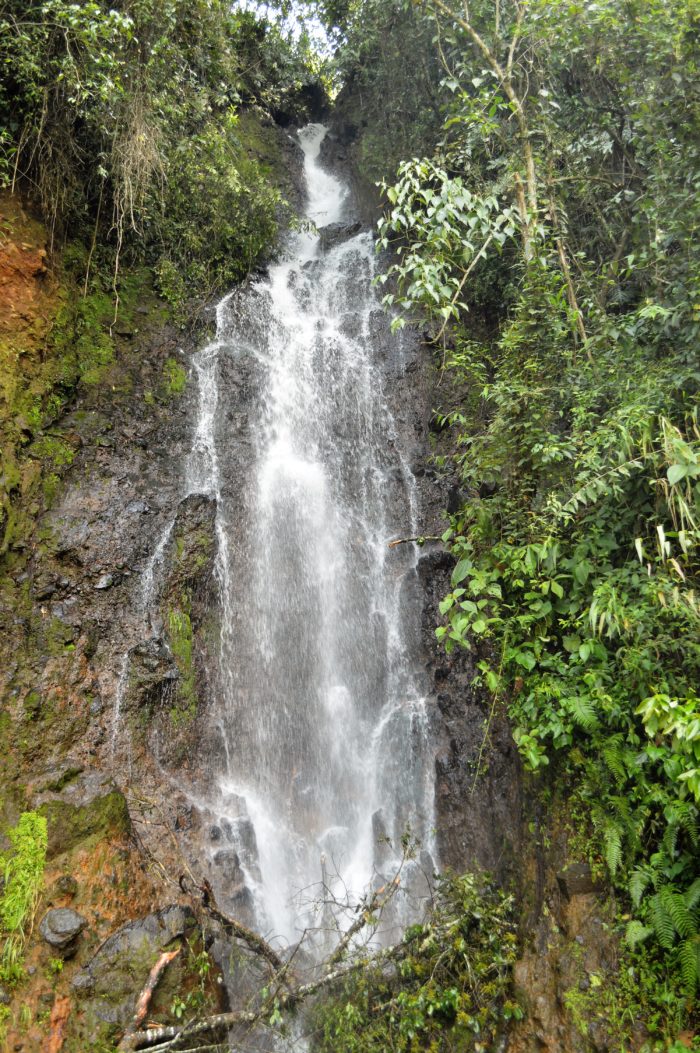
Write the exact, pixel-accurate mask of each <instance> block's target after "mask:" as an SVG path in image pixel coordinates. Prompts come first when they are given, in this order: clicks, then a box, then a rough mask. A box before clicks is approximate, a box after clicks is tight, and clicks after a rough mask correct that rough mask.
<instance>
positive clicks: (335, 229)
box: [318, 223, 362, 252]
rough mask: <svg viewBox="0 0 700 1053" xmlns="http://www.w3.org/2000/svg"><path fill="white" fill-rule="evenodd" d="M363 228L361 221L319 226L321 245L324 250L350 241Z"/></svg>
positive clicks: (326, 250)
mask: <svg viewBox="0 0 700 1053" xmlns="http://www.w3.org/2000/svg"><path fill="white" fill-rule="evenodd" d="M361 230H362V224H361V223H329V224H328V226H327V227H320V228H319V232H318V233H319V238H320V245H321V248H322V249H323V251H324V252H328V250H329V249H333V248H335V246H336V245H341V244H342V242H344V241H349V240H350V238H354V237H355V235H356V234H359V233H360V231H361Z"/></svg>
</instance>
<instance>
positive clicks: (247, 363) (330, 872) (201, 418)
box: [149, 125, 434, 941]
mask: <svg viewBox="0 0 700 1053" xmlns="http://www.w3.org/2000/svg"><path fill="white" fill-rule="evenodd" d="M324 135H325V129H324V128H323V127H322V126H320V125H311V126H309V127H308V128H306V129H303V130H302V131H301V132H300V133H299V139H300V142H301V145H302V148H303V151H304V157H305V177H306V182H307V190H308V207H307V217H308V219H309V220H311V221H312V223H313V224H315V225H316V226H317V227H318V228H322V227H325V226H327V225H329V224H333V223H336V222H338V221H344V220H346V219H347V218H348V216H349V195H348V191H347V189H346V188H345V187H344V186H343V184H342V183H341V182H340V181H339V180H338V179H337V178H336V177H335V176H333V175H331V174H329V173H328V172H326V171H324V169H323V168H322V166H321V164H320V162H319V152H320V147H321V142H322V139H323V137H324ZM374 267H375V262H374V247H373V240H372V237H371V235H369V234H367V233H364V234H359V235H357V236H354V237H351V238H347V239H345V240H343V241H340V242H339V243H336V244H333V245H331V247H329V248H325V249H324V248H323V246H322V244H321V239H320V238H319V235H318V234H317V233H310V232H303V233H298V234H294V235H293V236H292V237H291V239H290V243H289V246H288V250H287V254H286V258H285V259H284V260H283V261H282V262H280V263H278V264H276V265H275V266H273V267H271V268H270V272H269V275H268V277H267V278H265V279H264V280H260V281H258V282H256V283H254V284H253V285H252V286H251V287H249V288H248V289H246V290H245V292H244V293H243V294H240V293H237V294H235V295H230V296H228V297H226V298H225V299H224V300H223V301H222V302H221V303H220V304H219V307H218V310H217V332H216V336H215V338H214V340H213V341H212V343H210V344H209V345H208V346H207V347H205V348H203V350H202V351H201V352H199V353H198V355H197V356H196V357H195V361H194V372H195V375H196V378H197V383H198V391H199V408H198V419H197V423H196V429H195V436H194V441H193V446H192V451H191V454H190V457H189V460H188V464H187V480H186V492H187V493H207V494H210V495H211V496H213V497H215V498H216V502H217V541H218V557H217V575H218V581H219V588H220V595H221V608H222V612H223V613H222V618H223V621H222V631H221V655H220V675H219V691H218V698H217V700H216V702H215V703H214V704H213V705H212V707H211V717H210V719H211V736H212V742H216V745H217V749H216V750H215V751H214V753H213V755H215V756H217V757H225V766H224V770H222V771H221V772H220V773H217V775H218V779H217V780H216V784H217V792H216V796H215V799H213V800H209V801H208V802H207V807H208V809H209V811H210V813H213V814H214V815H215V816H216V817H217V820H218V822H219V825H220V827H221V828H223V829H225V830H226V839H227V844H228V846H229V849H228V858H229V859H230V856H231V852H233V853H235V864H236V868H237V874H238V876H239V877H241V878H242V880H243V882H244V884H245V886H246V894H247V895H248V898H249V904H250V911H251V913H252V915H253V921H254V923H255V924H256V925H257V926H258V927H259V928H261V929H262V930H264V931H265V932H267V933H268V934H272V936H276V935H279V936H282V937H284V938H285V939H286V940H289V941H292V940H294V939H296V938H298V935H299V933H300V931H301V930H302V929H305V928H307V927H313V926H322V925H325V926H326V927H328V925H329V924H330V923H332V924H334V925H335V924H337V925H339V926H340V925H342V924H343V920H342V916H341V915H342V912H338V911H337V909H335V908H330V914H329V906H328V902H327V901H328V899H329V898H332V899H334V900H336V901H338V902H346V903H354V902H356V901H357V898H358V897H359V896H360V895H361V894H362V893H363V891H365V890H366V889H367V888H368V887H370V886H372V884H375V886H376V885H378V884H380V883H383V882H385V881H386V880H387V878H390V877H391V876H392V875H393V873H394V872H395V870H396V869H397V868H398V867H399V866H400V865H401V857H402V839H404V840H405V835H406V833H407V832H409V831H410V836H411V838H412V839H415V840H417V841H418V842H420V845H421V846H422V847H421V849H420V850H419V851H418V852H417V853H416V857H415V859H414V860H413V861H411V862H409V863H407V864H404V865H403V869H402V877H401V892H400V893H399V894H398V895H397V897H396V901H395V906H394V913H393V917H394V921H395V922H396V923H398V922H399V921H403V920H406V919H407V918H409V917H410V916H411V915H412V914H414V913H415V910H416V903H415V902H414V899H415V897H418V898H420V896H421V895H422V894H423V891H424V886H425V882H424V878H423V875H424V874H425V873H428V872H429V871H430V870H431V868H432V863H433V860H434V846H433V837H432V826H433V778H432V773H433V766H434V765H433V752H432V749H431V734H430V720H429V707H428V706H427V704H426V699H425V697H424V695H425V690H426V689H425V686H424V684H423V683H422V677H421V673H420V670H419V669H418V668H417V667H416V654H417V639H418V632H419V620H420V610H419V604H418V601H417V600H416V599H415V596H416V590H415V589H411V588H407V583H408V582H410V580H411V578H412V577H413V578H415V562H416V554H415V551H414V549H413V546H412V545H400V546H396V547H395V548H389V547H388V542H389V541H390V540H391V539H392V538H393V537H397V536H400V535H402V534H403V535H406V534H413V533H414V532H415V524H414V515H415V512H414V505H415V482H414V479H413V476H412V474H411V472H410V470H409V467H408V465H407V464H406V463H405V461H404V459H403V457H402V453H401V450H400V442H399V440H398V438H397V434H396V429H395V427H394V422H393V421H392V417H391V414H390V412H389V409H388V404H387V399H386V398H385V393H384V384H385V380H384V375H383V371H382V368H381V364H380V363H379V362H378V360H377V354H376V350H375V347H374V344H373V335H372V334H373V324H374V320H376V317H377V313H378V310H377V309H378V301H377V295H376V293H375V291H374V288H373V286H372V278H373V275H374ZM232 378H233V379H232ZM156 567H157V559H156V560H154V561H153V568H156ZM153 568H152V569H153ZM149 588H152V584H150V583H149ZM203 760H204V763H206V759H205V758H204V759H203ZM210 854H211V859H212V861H213V863H216V862H217V860H220V859H221V846H220V845H219V844H215V845H212V847H211V853H210ZM218 884H219V886H220V892H221V894H222V895H223V896H224V899H225V897H226V894H227V889H226V878H225V873H224V872H223V871H222V875H221V877H220V879H219V882H218ZM324 901H326V902H325V906H324ZM329 918H330V919H331V921H330V922H329Z"/></svg>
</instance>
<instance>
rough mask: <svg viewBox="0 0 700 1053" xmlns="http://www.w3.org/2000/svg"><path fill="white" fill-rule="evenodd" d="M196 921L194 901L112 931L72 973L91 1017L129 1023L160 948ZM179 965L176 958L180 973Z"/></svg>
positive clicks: (189, 930)
mask: <svg viewBox="0 0 700 1053" xmlns="http://www.w3.org/2000/svg"><path fill="white" fill-rule="evenodd" d="M195 924H196V922H195V917H194V914H193V913H192V911H191V910H190V909H189V907H180V906H171V907H166V908H165V909H164V910H159V911H157V912H156V913H154V914H148V915H147V916H146V917H145V918H139V919H137V920H136V921H131V922H129V923H128V924H127V925H123V926H122V927H121V928H120V929H117V931H116V932H114V933H112V935H111V936H109V937H108V938H107V939H106V940H105V942H104V943H103V944H102V946H101V947H100V948H99V949H98V950H97V951H96V953H95V954H94V955H93V957H92V958H91V959H90V961H89V962H88V963H87V965H86V966H85V968H84V969H81V970H80V972H79V973H78V974H77V975H76V976H75V977H74V979H73V983H72V986H73V990H74V991H75V992H76V993H77V994H78V995H79V996H80V997H81V999H82V1000H83V1002H84V1004H83V1009H84V1011H85V1013H86V1015H87V1017H88V1018H89V1019H90V1020H91V1021H94V1022H102V1023H107V1024H118V1025H120V1026H124V1025H125V1024H126V1023H128V1022H129V1021H130V1020H131V1019H132V1017H133V1013H134V1005H135V1002H136V999H137V998H138V995H139V992H140V991H141V990H142V988H143V985H144V983H145V981H146V979H147V977H148V973H149V971H150V969H151V966H152V965H153V964H154V962H155V961H156V960H157V959H158V956H159V954H160V952H161V951H162V950H163V948H164V947H166V946H168V945H169V944H171V943H173V941H175V940H178V939H182V938H183V937H185V936H186V935H187V934H188V933H190V932H191V930H192V929H193V928H194V927H195ZM178 968H179V966H178V963H175V966H174V967H173V970H171V971H172V972H173V973H174V974H176V975H178V976H179V971H178Z"/></svg>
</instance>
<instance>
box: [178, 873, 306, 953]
mask: <svg viewBox="0 0 700 1053" xmlns="http://www.w3.org/2000/svg"><path fill="white" fill-rule="evenodd" d="M180 888H181V889H182V891H183V892H186V893H187V894H188V895H191V894H192V893H191V891H190V890H188V888H187V882H186V879H185V877H184V875H183V876H182V877H181V878H180ZM194 888H195V890H196V891H197V892H198V893H199V894H200V897H201V898H200V900H199V903H198V904H197V905H198V906H199V907H200V908H201V909H202V910H203V911H204V912H205V914H207V915H208V916H209V917H210V918H213V920H214V921H218V923H219V924H220V925H221V926H222V927H223V929H224V930H225V932H227V933H228V934H229V936H234V937H235V938H236V939H237V940H243V942H244V943H245V944H247V945H248V947H250V949H251V951H254V952H255V954H258V955H260V957H262V958H264V959H265V961H266V962H267V963H268V965H270V966H271V967H272V969H274V971H275V972H276V973H279V972H282V970H284V968H285V963H284V961H283V960H282V959H281V958H280V956H279V954H278V953H277V951H275V950H274V948H273V947H271V946H270V944H269V943H268V942H267V940H264V939H263V938H262V936H259V935H258V933H257V932H254V931H253V930H252V929H249V928H248V927H247V926H246V925H242V924H241V923H240V921H236V919H235V918H231V917H229V915H228V914H224V912H223V911H222V910H219V907H218V906H217V903H216V900H215V898H214V890H213V889H212V887H211V885H210V884H209V882H208V881H207V880H206V879H205V880H204V881H203V882H202V884H201V885H197V884H195V885H194Z"/></svg>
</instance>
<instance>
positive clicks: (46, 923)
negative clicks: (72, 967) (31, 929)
mask: <svg viewBox="0 0 700 1053" xmlns="http://www.w3.org/2000/svg"><path fill="white" fill-rule="evenodd" d="M86 925H87V920H86V919H85V918H84V917H83V916H82V914H78V912H77V911H76V910H71V908H70V907H57V908H55V909H54V910H50V911H48V912H47V914H45V916H44V918H43V920H42V922H41V925H40V926H39V932H40V933H41V935H42V936H43V937H44V939H45V940H46V942H47V943H48V944H50V945H51V946H52V947H55V948H56V950H58V951H60V952H61V954H62V955H63V957H64V958H70V957H71V956H72V955H73V954H75V952H76V950H77V944H78V936H79V935H80V933H81V932H82V931H83V929H84V928H85V926H86Z"/></svg>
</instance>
